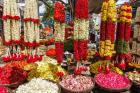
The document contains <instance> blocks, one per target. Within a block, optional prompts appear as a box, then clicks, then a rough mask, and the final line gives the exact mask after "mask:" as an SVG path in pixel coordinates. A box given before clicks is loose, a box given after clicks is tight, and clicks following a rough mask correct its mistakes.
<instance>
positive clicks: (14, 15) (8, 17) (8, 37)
mask: <svg viewBox="0 0 140 93" xmlns="http://www.w3.org/2000/svg"><path fill="white" fill-rule="evenodd" d="M2 18H3V22H4V37H5V45H7V46H8V47H9V48H8V49H7V54H6V56H4V57H3V58H2V59H3V61H6V62H9V61H11V60H22V59H23V56H22V55H20V47H19V46H18V45H19V44H20V43H21V42H20V14H19V10H18V6H17V3H16V0H4V10H3V16H2ZM11 51H12V52H11Z"/></svg>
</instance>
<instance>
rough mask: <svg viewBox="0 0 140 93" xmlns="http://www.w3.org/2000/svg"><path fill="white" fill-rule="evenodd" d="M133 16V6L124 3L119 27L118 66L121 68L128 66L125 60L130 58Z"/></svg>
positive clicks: (117, 43)
mask: <svg viewBox="0 0 140 93" xmlns="http://www.w3.org/2000/svg"><path fill="white" fill-rule="evenodd" d="M131 18H132V7H131V5H130V4H129V3H124V4H123V5H122V6H121V7H120V14H119V21H118V23H117V24H118V27H117V28H118V29H117V38H116V39H117V42H116V50H117V54H118V56H119V57H118V59H117V60H118V61H119V64H118V66H119V67H120V68H121V69H125V68H126V63H125V60H129V59H130V57H129V56H128V55H129V40H130V33H131Z"/></svg>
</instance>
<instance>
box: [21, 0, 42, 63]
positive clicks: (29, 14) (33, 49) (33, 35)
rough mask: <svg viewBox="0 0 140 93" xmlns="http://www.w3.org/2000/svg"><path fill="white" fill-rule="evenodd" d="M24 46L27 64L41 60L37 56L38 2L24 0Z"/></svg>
mask: <svg viewBox="0 0 140 93" xmlns="http://www.w3.org/2000/svg"><path fill="white" fill-rule="evenodd" d="M23 20H24V44H25V46H26V53H27V54H28V58H27V60H28V62H35V61H38V60H41V59H42V56H41V55H39V54H38V46H39V30H40V29H39V22H40V21H39V16H38V0H26V1H25V10H24V19H23Z"/></svg>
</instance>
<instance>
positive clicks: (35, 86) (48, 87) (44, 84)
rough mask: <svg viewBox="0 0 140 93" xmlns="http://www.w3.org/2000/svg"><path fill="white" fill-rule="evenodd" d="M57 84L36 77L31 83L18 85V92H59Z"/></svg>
mask: <svg viewBox="0 0 140 93" xmlns="http://www.w3.org/2000/svg"><path fill="white" fill-rule="evenodd" d="M58 91H59V88H58V86H57V84H55V83H52V82H50V81H46V80H42V79H40V78H34V79H32V80H31V81H30V82H29V83H27V84H25V85H21V86H19V87H18V89H17V91H16V93H58Z"/></svg>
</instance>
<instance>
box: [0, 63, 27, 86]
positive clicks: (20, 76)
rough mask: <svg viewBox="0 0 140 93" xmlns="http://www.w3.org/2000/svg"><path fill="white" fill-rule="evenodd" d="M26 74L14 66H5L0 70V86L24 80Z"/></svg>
mask: <svg viewBox="0 0 140 93" xmlns="http://www.w3.org/2000/svg"><path fill="white" fill-rule="evenodd" d="M26 77H27V72H25V71H24V70H22V69H21V68H18V67H16V66H13V67H11V66H9V65H5V66H4V67H1V68H0V84H15V83H19V82H22V81H24V80H25V78H26Z"/></svg>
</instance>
